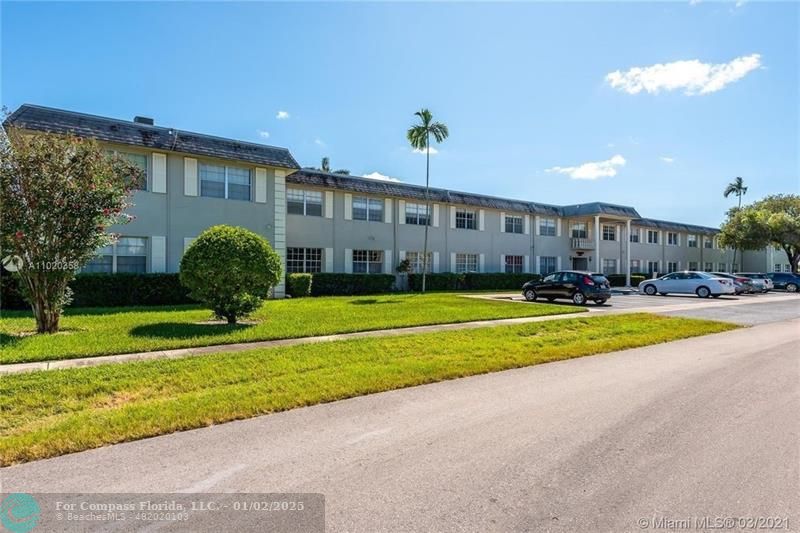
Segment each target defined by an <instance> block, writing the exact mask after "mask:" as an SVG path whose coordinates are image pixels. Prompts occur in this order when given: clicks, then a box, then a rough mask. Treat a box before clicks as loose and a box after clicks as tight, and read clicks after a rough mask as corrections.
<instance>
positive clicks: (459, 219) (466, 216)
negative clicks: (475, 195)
mask: <svg viewBox="0 0 800 533" xmlns="http://www.w3.org/2000/svg"><path fill="white" fill-rule="evenodd" d="M456 227H457V228H459V229H478V216H477V214H476V213H475V211H473V210H471V209H457V210H456Z"/></svg>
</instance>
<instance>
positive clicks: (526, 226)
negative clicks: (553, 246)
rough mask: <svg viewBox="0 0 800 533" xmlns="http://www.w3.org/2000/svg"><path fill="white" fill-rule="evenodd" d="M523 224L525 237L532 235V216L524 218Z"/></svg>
mask: <svg viewBox="0 0 800 533" xmlns="http://www.w3.org/2000/svg"><path fill="white" fill-rule="evenodd" d="M522 223H523V231H525V235H530V233H531V217H530V215H525V216H524V217H522Z"/></svg>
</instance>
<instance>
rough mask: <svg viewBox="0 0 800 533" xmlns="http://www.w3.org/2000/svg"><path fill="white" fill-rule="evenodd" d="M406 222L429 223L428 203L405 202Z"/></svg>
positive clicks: (421, 224) (419, 224)
mask: <svg viewBox="0 0 800 533" xmlns="http://www.w3.org/2000/svg"><path fill="white" fill-rule="evenodd" d="M406 224H416V225H418V226H424V225H426V224H427V225H430V224H431V216H430V213H429V212H428V205H427V204H415V203H412V202H406Z"/></svg>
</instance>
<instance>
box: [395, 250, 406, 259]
mask: <svg viewBox="0 0 800 533" xmlns="http://www.w3.org/2000/svg"><path fill="white" fill-rule="evenodd" d="M397 260H398V261H400V262H402V261H405V260H406V251H405V250H398V252H397Z"/></svg>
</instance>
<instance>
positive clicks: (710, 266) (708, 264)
mask: <svg viewBox="0 0 800 533" xmlns="http://www.w3.org/2000/svg"><path fill="white" fill-rule="evenodd" d="M712 270H714V263H712V262H710V261H706V272H711V271H712Z"/></svg>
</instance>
